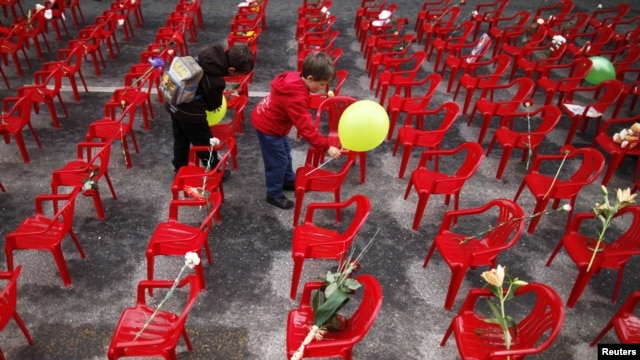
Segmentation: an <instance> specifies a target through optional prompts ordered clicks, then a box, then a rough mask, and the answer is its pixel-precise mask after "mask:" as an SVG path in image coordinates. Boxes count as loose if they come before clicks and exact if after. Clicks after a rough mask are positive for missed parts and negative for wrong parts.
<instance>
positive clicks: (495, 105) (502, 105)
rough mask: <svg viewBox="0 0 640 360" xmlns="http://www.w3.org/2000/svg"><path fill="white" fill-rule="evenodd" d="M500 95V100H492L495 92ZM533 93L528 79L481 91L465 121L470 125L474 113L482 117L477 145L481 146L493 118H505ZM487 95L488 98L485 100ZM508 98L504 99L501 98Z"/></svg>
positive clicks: (530, 81) (531, 82) (531, 83)
mask: <svg viewBox="0 0 640 360" xmlns="http://www.w3.org/2000/svg"><path fill="white" fill-rule="evenodd" d="M496 90H497V91H499V92H500V93H501V99H499V100H498V99H494V94H495V92H496ZM532 91H533V80H531V79H529V78H517V79H515V80H514V81H512V82H510V83H507V84H496V85H490V86H487V87H485V88H484V89H482V93H481V94H480V98H479V99H478V100H477V101H476V104H475V105H474V107H473V111H472V112H471V115H470V116H469V120H468V121H467V126H469V125H471V122H472V121H473V117H474V116H475V114H476V112H478V113H480V114H481V115H482V125H481V128H480V133H479V134H478V144H482V141H483V140H484V136H485V134H486V133H487V129H488V128H489V124H490V123H491V119H492V118H493V117H494V116H502V117H503V116H506V115H509V114H512V113H514V112H515V111H516V110H517V109H518V107H519V106H520V105H521V104H522V103H523V102H524V100H525V99H527V98H528V97H529V95H530V94H531V92H532ZM487 95H488V98H487ZM504 95H508V96H510V97H508V98H506V99H504V98H503V96H504Z"/></svg>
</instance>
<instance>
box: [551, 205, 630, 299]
mask: <svg viewBox="0 0 640 360" xmlns="http://www.w3.org/2000/svg"><path fill="white" fill-rule="evenodd" d="M624 215H630V219H628V220H627V219H625V220H624V221H623V223H624V224H628V225H625V226H626V229H625V230H623V231H624V232H623V233H622V234H621V235H619V236H618V237H617V238H616V239H614V240H613V241H609V242H607V243H604V248H603V250H602V251H599V252H597V253H596V256H595V258H594V261H593V264H592V266H591V268H590V269H589V271H587V268H588V266H589V263H590V261H591V257H592V256H593V247H594V246H595V240H596V239H594V238H593V236H592V235H584V234H589V232H592V229H593V227H594V226H601V224H600V220H599V219H597V218H596V215H595V214H594V213H593V212H589V213H586V212H585V213H579V214H576V216H575V217H574V218H573V219H572V221H571V223H570V224H569V225H568V227H567V231H566V232H565V234H564V236H563V237H562V239H560V241H559V242H558V245H557V246H556V247H555V249H554V250H553V253H551V256H550V257H549V260H547V263H546V266H549V265H551V262H552V261H553V259H554V258H555V256H556V255H557V254H558V252H559V251H560V250H561V249H562V247H564V248H565V249H566V250H567V253H568V254H569V257H570V258H571V260H572V261H573V262H574V264H575V265H576V267H577V268H578V276H577V278H576V281H575V283H574V284H573V288H572V289H571V293H570V294H569V298H568V299H567V307H570V308H573V307H574V306H575V304H576V303H577V302H578V299H579V298H580V295H581V294H582V292H583V291H584V289H585V287H586V286H587V284H588V283H589V281H590V280H591V278H592V277H593V275H594V274H598V273H600V271H601V270H602V269H614V270H617V271H618V276H617V279H616V284H615V288H614V290H613V296H612V298H611V301H612V302H616V300H617V299H618V294H619V292H620V286H621V284H622V275H623V273H624V269H625V267H626V265H627V263H628V262H629V260H630V259H631V257H632V256H634V255H640V237H638V236H637V234H638V232H639V231H640V206H637V205H633V206H627V207H624V208H622V209H620V210H619V211H618V212H617V213H616V214H615V216H614V217H613V221H614V222H615V221H616V219H619V218H620V217H622V216H624ZM583 224H584V225H583ZM596 224H597V225H596ZM588 225H590V226H589V227H588V228H586V226H588Z"/></svg>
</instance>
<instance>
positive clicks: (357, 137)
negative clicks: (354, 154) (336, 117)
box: [338, 100, 389, 151]
mask: <svg viewBox="0 0 640 360" xmlns="http://www.w3.org/2000/svg"><path fill="white" fill-rule="evenodd" d="M388 132H389V114H387V111H386V110H385V109H384V108H383V107H382V106H381V105H380V104H378V103H377V102H375V101H372V100H359V101H356V102H354V103H353V104H351V105H349V106H348V107H347V108H346V109H345V110H344V112H343V113H342V116H340V122H339V123H338V137H339V138H340V143H341V144H342V147H343V148H345V149H348V150H352V151H369V150H371V149H373V148H375V147H377V146H378V145H380V144H381V143H382V142H383V141H384V139H385V138H386V137H387V133H388Z"/></svg>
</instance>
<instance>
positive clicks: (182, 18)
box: [164, 10, 240, 43]
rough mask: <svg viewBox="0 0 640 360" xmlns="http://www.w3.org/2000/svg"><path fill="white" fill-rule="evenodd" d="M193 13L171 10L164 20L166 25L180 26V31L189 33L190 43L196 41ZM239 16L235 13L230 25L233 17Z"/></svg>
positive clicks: (196, 33) (196, 34)
mask: <svg viewBox="0 0 640 360" xmlns="http://www.w3.org/2000/svg"><path fill="white" fill-rule="evenodd" d="M192 15H193V14H192V13H190V12H189V11H175V10H174V11H173V12H171V14H169V16H168V17H167V19H166V20H165V22H164V25H165V26H166V27H173V28H182V32H183V33H184V34H188V35H189V40H190V41H191V43H195V42H196V38H197V37H198V31H197V27H198V26H197V25H196V23H195V21H196V20H195V19H194V18H193V16H192ZM238 17H240V15H238V14H236V16H235V17H234V20H232V22H231V27H232V28H233V27H234V26H235V21H236V20H235V19H236V18H238Z"/></svg>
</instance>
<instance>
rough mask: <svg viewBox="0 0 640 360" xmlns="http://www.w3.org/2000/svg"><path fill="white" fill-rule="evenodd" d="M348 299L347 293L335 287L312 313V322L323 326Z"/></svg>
mask: <svg viewBox="0 0 640 360" xmlns="http://www.w3.org/2000/svg"><path fill="white" fill-rule="evenodd" d="M348 300H349V294H347V293H346V292H344V291H342V290H340V289H337V290H336V291H334V292H333V294H332V295H331V296H329V297H327V299H326V300H325V302H324V303H323V304H322V305H320V306H319V307H318V308H317V309H316V311H315V312H314V314H313V323H314V325H316V326H323V325H324V324H326V323H327V321H329V319H331V318H332V317H333V316H334V315H336V313H337V312H338V310H340V308H342V306H343V305H344V304H345V302H347V301H348Z"/></svg>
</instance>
